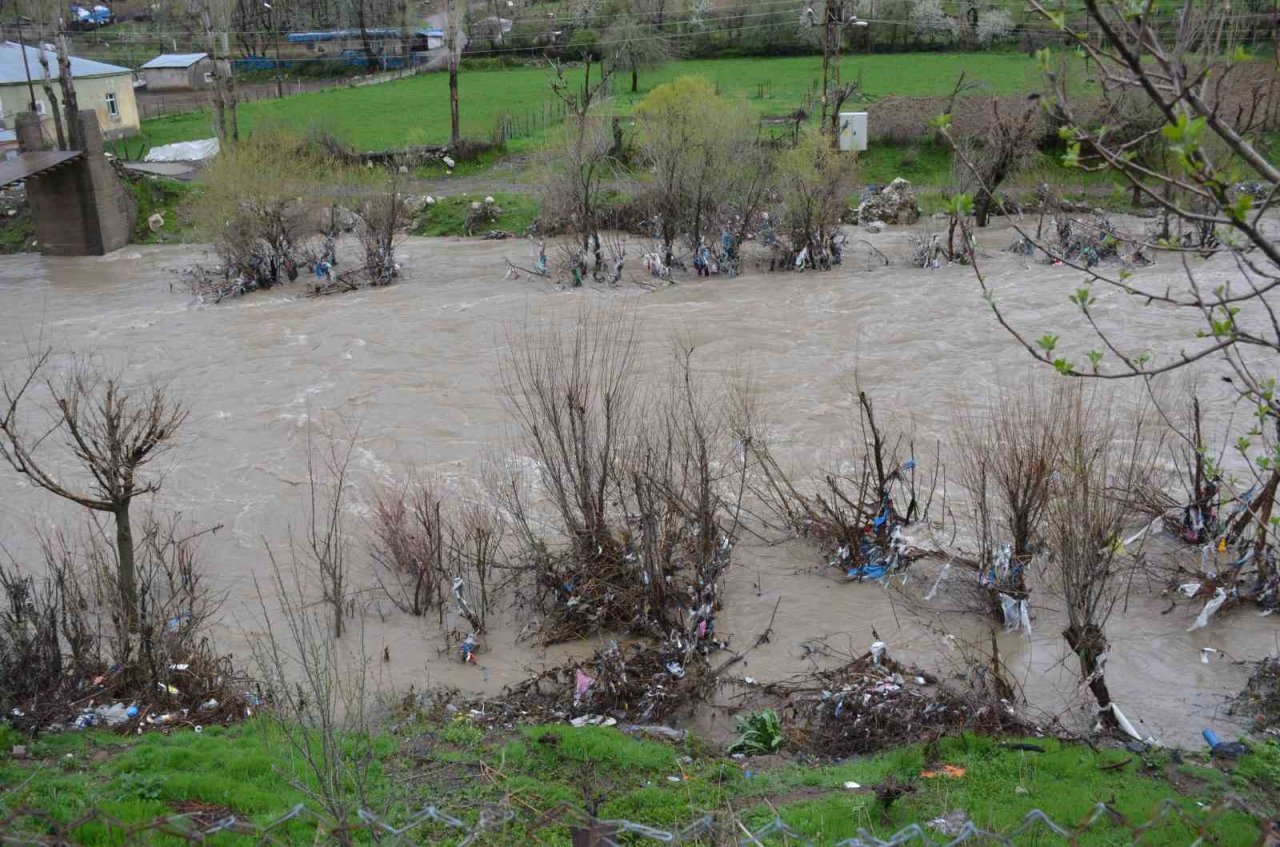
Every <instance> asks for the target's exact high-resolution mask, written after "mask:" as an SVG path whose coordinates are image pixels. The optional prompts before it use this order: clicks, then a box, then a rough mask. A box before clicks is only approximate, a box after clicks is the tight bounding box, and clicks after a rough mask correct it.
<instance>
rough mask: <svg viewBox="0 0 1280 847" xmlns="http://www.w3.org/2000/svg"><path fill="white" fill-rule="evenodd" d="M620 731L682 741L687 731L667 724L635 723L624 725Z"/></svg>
mask: <svg viewBox="0 0 1280 847" xmlns="http://www.w3.org/2000/svg"><path fill="white" fill-rule="evenodd" d="M622 731H623V732H625V733H626V734H627V735H641V736H648V737H649V738H661V739H664V740H666V741H676V742H683V741H684V739H685V737H686V735H687V733H686V732H685V731H684V730H683V729H672V728H671V727H669V726H654V725H643V726H642V725H636V724H632V725H631V726H625V727H623V728H622Z"/></svg>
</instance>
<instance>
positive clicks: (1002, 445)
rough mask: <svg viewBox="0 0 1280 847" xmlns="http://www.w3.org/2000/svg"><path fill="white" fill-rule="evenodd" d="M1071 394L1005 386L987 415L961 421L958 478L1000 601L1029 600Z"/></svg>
mask: <svg viewBox="0 0 1280 847" xmlns="http://www.w3.org/2000/svg"><path fill="white" fill-rule="evenodd" d="M1070 399H1071V398H1070V392H1069V390H1068V389H1067V387H1066V386H1065V385H1064V384H1063V383H1062V382H1061V381H1057V380H1055V381H1053V382H1050V383H1045V382H1031V383H1028V384H1026V385H1022V386H1019V387H1018V388H1016V389H1005V390H1003V391H1001V392H1000V393H999V394H998V396H996V397H995V398H993V399H992V401H991V402H990V403H988V405H987V408H986V409H985V410H983V412H982V413H980V415H977V416H971V417H967V418H965V419H962V420H961V421H960V422H959V426H958V428H957V430H958V436H959V437H958V442H959V443H958V447H959V451H958V452H959V462H958V475H959V480H960V484H961V485H962V486H963V487H964V488H965V490H966V492H967V493H968V499H969V506H970V510H971V514H972V520H971V523H972V526H973V529H974V536H975V537H974V540H975V542H976V545H977V564H978V569H979V573H980V579H981V582H982V583H983V584H984V585H986V586H988V588H989V589H990V590H991V591H992V592H993V600H994V599H996V595H998V594H1005V595H1007V596H1009V597H1012V598H1013V599H1015V600H1025V599H1026V597H1027V581H1026V569H1027V568H1028V567H1029V566H1030V564H1031V558H1032V555H1033V553H1034V552H1035V547H1036V545H1037V543H1038V542H1039V541H1040V540H1041V533H1042V531H1043V528H1044V527H1043V523H1044V516H1045V512H1046V509H1047V508H1048V505H1049V498H1050V495H1051V493H1052V487H1053V483H1052V478H1053V474H1054V471H1055V469H1056V467H1057V462H1058V452H1059V450H1060V444H1059V442H1060V439H1061V435H1062V433H1061V430H1062V427H1063V418H1064V417H1065V416H1066V414H1067V412H1068V408H1069V402H1070ZM1003 548H1007V550H1006V549H1003Z"/></svg>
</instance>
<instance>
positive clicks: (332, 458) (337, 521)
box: [303, 427, 357, 638]
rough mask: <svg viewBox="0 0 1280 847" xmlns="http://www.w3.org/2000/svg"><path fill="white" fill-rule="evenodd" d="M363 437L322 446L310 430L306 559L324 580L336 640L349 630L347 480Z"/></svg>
mask: <svg viewBox="0 0 1280 847" xmlns="http://www.w3.org/2000/svg"><path fill="white" fill-rule="evenodd" d="M356 435H357V433H355V432H352V433H351V434H350V435H349V436H348V437H347V438H344V439H338V438H336V437H334V436H332V435H330V436H328V437H326V438H325V439H324V443H323V444H319V445H317V444H316V443H315V441H314V439H313V433H312V431H311V428H310V427H308V429H307V502H306V508H307V527H306V536H305V538H304V539H303V541H304V544H305V548H304V550H305V552H304V555H305V557H306V558H307V559H308V560H309V561H308V564H309V565H310V567H311V568H313V569H314V571H315V574H316V576H317V577H318V578H319V580H320V591H321V599H322V600H323V601H324V604H325V605H326V606H328V607H329V612H330V616H331V624H332V626H333V636H334V638H341V637H342V634H343V632H345V631H346V613H347V599H348V592H349V591H350V587H349V586H348V584H347V580H348V576H349V570H350V565H349V563H348V561H347V553H348V549H347V548H348V540H347V522H346V508H347V502H346V494H347V482H348V481H347V476H348V473H349V471H350V469H351V455H352V453H353V452H354V451H355V445H356Z"/></svg>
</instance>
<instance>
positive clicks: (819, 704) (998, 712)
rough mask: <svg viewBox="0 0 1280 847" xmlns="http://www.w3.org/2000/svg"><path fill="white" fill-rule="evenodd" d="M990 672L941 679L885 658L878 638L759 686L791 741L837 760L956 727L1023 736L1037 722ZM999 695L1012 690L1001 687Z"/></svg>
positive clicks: (925, 738) (933, 736) (928, 738)
mask: <svg viewBox="0 0 1280 847" xmlns="http://www.w3.org/2000/svg"><path fill="white" fill-rule="evenodd" d="M994 676H996V674H995V672H994V671H988V673H985V674H981V675H979V680H978V682H977V684H965V683H955V684H954V686H953V684H951V683H943V682H940V681H939V680H938V679H937V678H935V677H934V676H932V675H931V674H928V673H925V672H924V671H921V670H920V669H918V668H914V667H910V666H908V665H904V664H902V663H900V662H897V661H895V660H893V659H892V658H890V657H889V656H888V654H887V649H886V647H885V645H884V644H883V643H882V642H876V643H875V644H873V645H872V649H871V650H870V651H868V652H867V653H865V654H863V655H862V656H859V657H857V658H855V659H854V660H853V661H850V662H848V663H846V664H844V665H842V666H840V667H838V668H835V669H834V670H825V671H818V672H816V673H812V674H808V675H806V676H803V677H798V678H796V679H793V680H791V681H789V682H785V683H776V684H773V685H768V686H763V687H762V688H761V691H762V693H763V694H764V695H766V696H768V697H771V698H774V699H775V700H777V701H778V702H779V703H780V711H781V714H782V716H783V724H784V726H785V727H786V732H787V738H788V739H789V743H790V744H791V745H792V746H793V747H795V748H797V749H800V750H803V751H805V752H807V753H810V754H812V755H816V756H822V757H823V758H832V759H841V758H846V757H848V756H854V755H860V754H864V753H871V752H874V751H876V750H882V749H885V748H887V747H893V746H895V745H899V744H905V743H913V742H919V741H931V740H934V739H936V738H939V737H941V736H943V735H951V734H954V733H957V732H980V733H984V734H987V735H1028V734H1034V733H1035V732H1036V730H1035V727H1033V726H1032V725H1031V723H1030V722H1029V721H1028V720H1026V718H1024V717H1023V716H1022V715H1021V714H1020V713H1019V712H1018V710H1017V709H1016V708H1015V707H1014V705H1013V704H1012V702H1011V699H1010V697H1008V696H1006V697H1002V696H1000V694H1001V693H1002V689H1005V688H1006V686H1004V685H1003V684H1002V683H1000V682H999V681H998V680H996V679H994V678H992V677H994ZM1003 693H1004V694H1006V695H1008V694H1010V692H1009V691H1007V690H1004V691H1003Z"/></svg>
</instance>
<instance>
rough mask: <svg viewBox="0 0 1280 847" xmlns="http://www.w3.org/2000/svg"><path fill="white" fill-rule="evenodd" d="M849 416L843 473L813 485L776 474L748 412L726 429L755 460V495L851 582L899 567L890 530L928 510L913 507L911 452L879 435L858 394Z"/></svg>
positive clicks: (916, 492) (867, 402)
mask: <svg viewBox="0 0 1280 847" xmlns="http://www.w3.org/2000/svg"><path fill="white" fill-rule="evenodd" d="M857 409H858V417H857V423H856V429H855V432H854V435H853V445H852V459H851V461H850V462H849V464H850V465H851V466H850V467H846V466H845V464H844V463H843V462H842V463H841V466H840V467H837V468H832V469H830V470H827V471H826V472H824V473H823V475H822V478H821V480H818V481H815V482H814V483H813V484H805V483H797V482H796V481H795V480H794V479H793V478H792V477H791V476H790V475H789V474H788V473H787V472H786V471H785V470H784V469H783V467H782V466H781V464H780V463H779V462H778V460H777V458H776V457H775V456H774V455H773V453H772V450H771V449H770V445H769V443H768V441H767V439H766V438H765V437H764V436H763V431H762V425H761V422H760V421H759V420H758V419H756V416H755V412H754V410H752V409H751V408H750V406H749V404H740V406H739V408H738V409H737V410H736V411H735V418H736V420H735V424H734V426H735V429H736V430H737V431H738V433H739V435H740V438H741V439H742V443H743V444H744V445H745V449H746V450H747V451H749V453H750V455H751V457H752V458H753V459H754V460H755V474H754V477H755V482H754V483H753V486H752V487H753V490H754V492H755V493H756V495H757V496H758V497H760V498H761V500H762V502H764V503H765V504H766V506H767V507H768V508H769V509H770V511H772V512H773V514H774V515H775V516H776V517H777V518H778V519H779V520H780V521H781V522H782V524H783V525H784V526H786V527H787V528H788V529H790V530H792V531H794V532H797V533H799V534H800V535H803V536H806V537H809V538H813V539H815V540H817V541H818V542H820V543H821V544H822V545H823V546H824V547H827V548H829V549H830V550H831V551H832V552H834V553H835V559H834V560H833V561H832V564H840V565H841V566H842V567H844V568H846V569H847V570H848V571H849V573H850V575H851V576H856V575H857V574H858V573H859V571H860V570H861V569H862V568H864V567H870V566H873V565H876V564H880V565H884V566H885V567H886V568H888V569H892V566H893V565H891V563H893V564H894V565H896V564H898V563H901V564H905V561H904V557H903V555H902V554H904V553H905V552H906V550H905V547H903V546H902V541H901V539H899V538H895V536H896V535H897V533H896V531H895V530H896V529H897V528H899V527H902V526H905V525H908V524H911V523H914V522H915V521H918V520H920V519H921V518H922V517H923V516H924V515H925V514H926V513H927V511H928V506H929V504H928V502H927V500H926V502H925V503H921V502H920V491H921V489H922V486H920V485H918V484H917V479H916V461H915V456H914V452H915V451H914V445H912V444H911V442H910V441H909V440H908V439H907V438H905V437H904V436H902V435H889V434H888V433H887V431H886V430H885V429H883V428H882V426H881V424H880V422H879V421H878V420H877V418H876V415H875V409H874V406H873V404H872V401H871V398H870V396H869V395H868V394H867V393H866V392H865V391H859V392H858V405H857ZM929 490H932V485H930V486H929ZM903 500H905V501H906V504H905V507H904V506H900V503H901V502H902V501H903ZM886 572H887V570H886Z"/></svg>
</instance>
